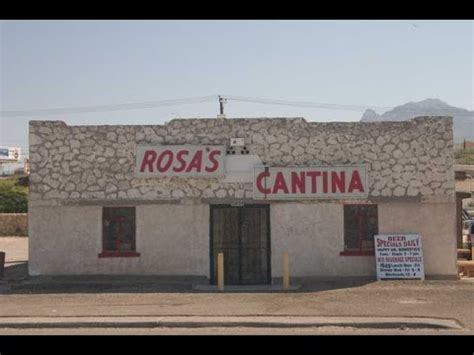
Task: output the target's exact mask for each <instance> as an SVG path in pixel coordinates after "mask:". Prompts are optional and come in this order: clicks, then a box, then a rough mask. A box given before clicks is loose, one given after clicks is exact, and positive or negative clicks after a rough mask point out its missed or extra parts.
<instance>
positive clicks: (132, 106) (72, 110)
mask: <svg viewBox="0 0 474 355" xmlns="http://www.w3.org/2000/svg"><path fill="white" fill-rule="evenodd" d="M216 99H218V100H219V104H220V112H221V114H222V112H223V103H224V102H225V101H227V100H229V101H240V102H248V103H258V104H266V105H283V106H291V107H302V108H303V107H305V108H319V109H328V110H343V111H344V110H345V111H358V112H364V111H365V110H367V109H372V110H374V111H375V110H378V111H381V110H385V111H389V110H392V109H394V108H395V106H377V105H348V104H331V103H321V102H311V101H291V100H282V99H268V98H256V97H244V96H233V95H225V96H224V95H222V96H221V95H210V96H201V97H193V98H183V99H171V100H161V101H145V102H138V103H128V104H117V105H99V106H82V107H69V108H49V109H36V110H22V111H0V117H21V116H41V115H58V114H77V113H91V112H109V111H123V110H139V109H150V108H155V107H161V106H178V105H188V104H195V103H201V102H210V101H214V100H216ZM404 112H407V113H412V114H418V115H423V114H429V112H433V114H438V113H440V112H441V113H445V114H447V115H449V114H451V115H452V114H453V113H452V112H453V110H452V109H449V108H438V109H434V110H433V109H427V110H423V109H416V110H404ZM456 116H466V117H472V116H474V113H472V112H469V111H468V110H466V112H458V113H456Z"/></svg>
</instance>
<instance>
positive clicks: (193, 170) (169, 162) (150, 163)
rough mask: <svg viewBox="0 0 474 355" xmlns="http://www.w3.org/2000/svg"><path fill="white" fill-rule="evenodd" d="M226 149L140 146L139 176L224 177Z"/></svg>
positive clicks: (138, 151)
mask: <svg viewBox="0 0 474 355" xmlns="http://www.w3.org/2000/svg"><path fill="white" fill-rule="evenodd" d="M224 151H225V150H224V147H223V146H211V145H209V146H188V145H181V146H176V145H164V146H145V145H143V146H138V147H137V161H136V174H137V176H143V177H150V176H209V177H221V176H224V162H223V161H224Z"/></svg>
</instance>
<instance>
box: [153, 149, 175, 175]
mask: <svg viewBox="0 0 474 355" xmlns="http://www.w3.org/2000/svg"><path fill="white" fill-rule="evenodd" d="M165 156H168V161H167V162H166V164H165V165H162V162H163V159H164V158H165ZM172 163H173V152H172V151H171V150H165V151H163V153H161V154H160V156H159V157H158V160H157V161H156V168H157V169H158V171H159V172H160V173H164V172H165V171H168V169H169V168H170V166H171V164H172Z"/></svg>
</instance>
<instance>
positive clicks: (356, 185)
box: [348, 170, 364, 192]
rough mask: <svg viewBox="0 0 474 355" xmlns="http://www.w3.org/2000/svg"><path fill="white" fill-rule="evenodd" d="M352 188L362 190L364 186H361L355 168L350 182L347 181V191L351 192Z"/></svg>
mask: <svg viewBox="0 0 474 355" xmlns="http://www.w3.org/2000/svg"><path fill="white" fill-rule="evenodd" d="M354 190H359V191H360V192H364V186H362V181H361V180H360V175H359V172H358V171H357V170H354V171H353V172H352V178H351V182H350V183H349V189H348V192H352V191H354Z"/></svg>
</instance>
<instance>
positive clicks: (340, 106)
mask: <svg viewBox="0 0 474 355" xmlns="http://www.w3.org/2000/svg"><path fill="white" fill-rule="evenodd" d="M223 97H225V98H226V99H228V100H230V101H243V102H250V103H259V104H268V105H283V106H293V107H309V108H322V109H329V110H347V111H360V112H363V111H365V110H367V109H372V110H374V111H375V110H385V111H388V110H392V109H394V108H396V107H397V106H376V105H345V104H329V103H321V102H309V101H289V100H280V99H266V98H255V97H243V96H230V95H229V96H223ZM434 111H436V112H439V111H441V112H445V113H447V114H448V113H452V111H453V109H450V108H437V109H427V110H423V109H422V108H420V109H417V110H404V112H408V113H414V114H423V112H434ZM466 111H467V110H466ZM456 116H467V117H473V116H474V113H472V112H469V111H467V112H459V113H456Z"/></svg>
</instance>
